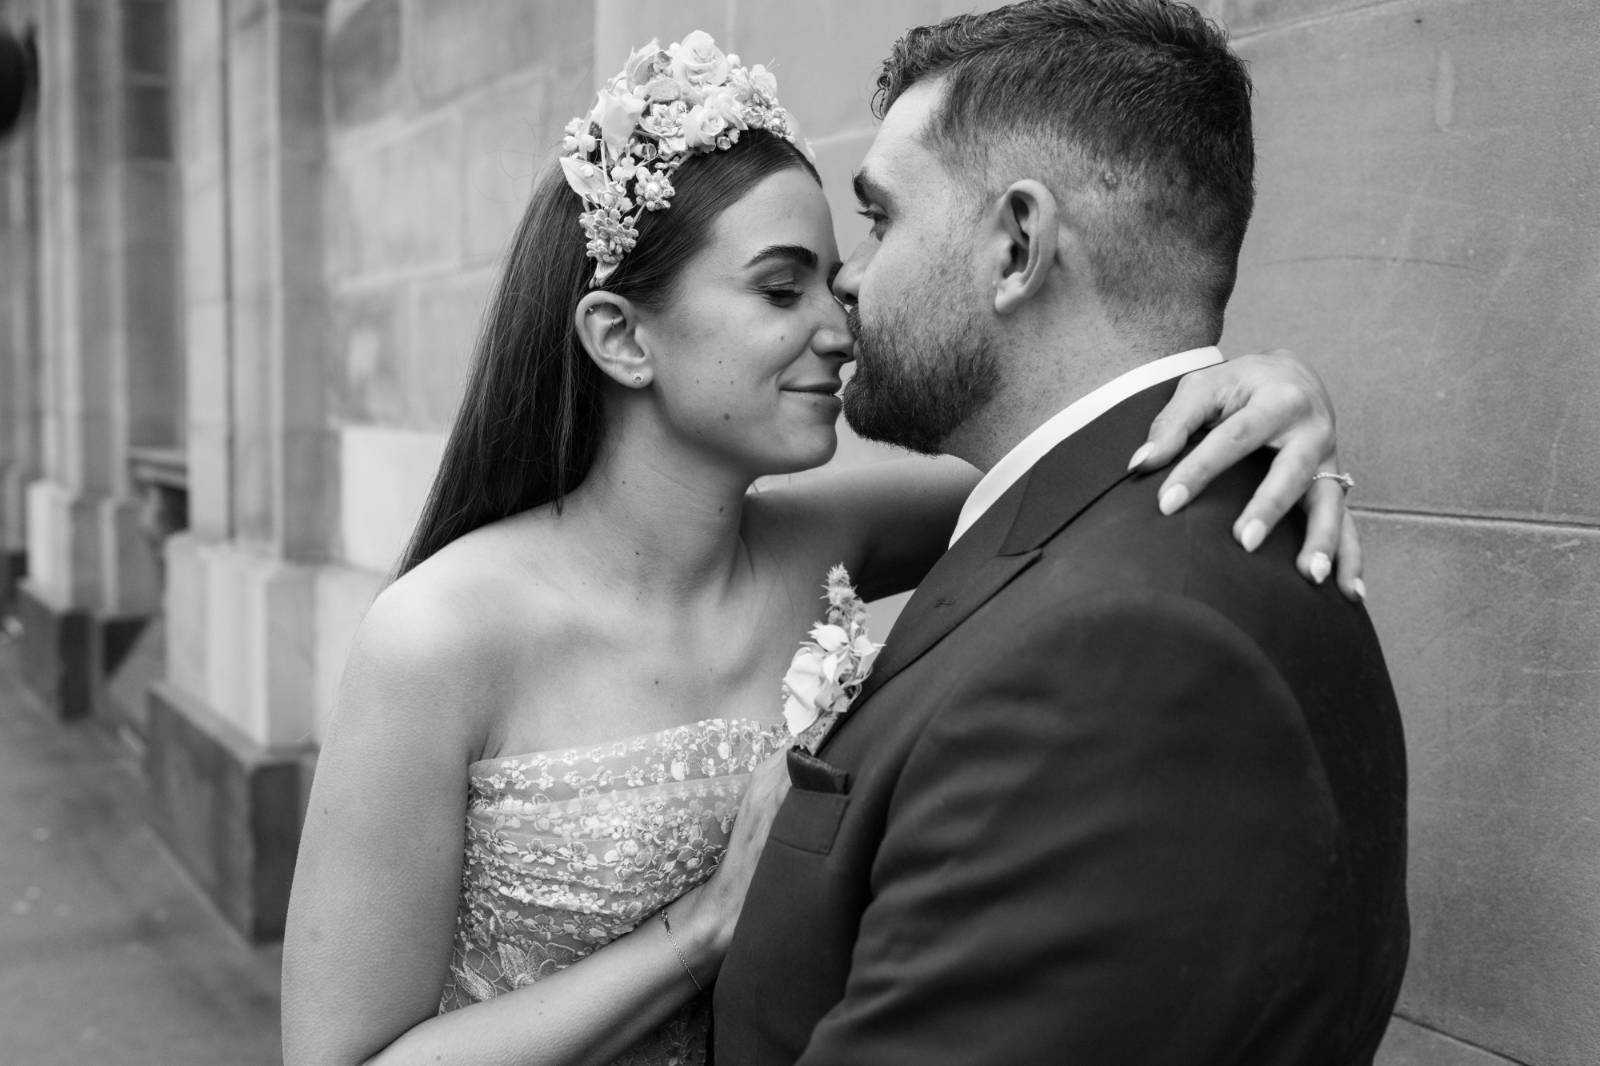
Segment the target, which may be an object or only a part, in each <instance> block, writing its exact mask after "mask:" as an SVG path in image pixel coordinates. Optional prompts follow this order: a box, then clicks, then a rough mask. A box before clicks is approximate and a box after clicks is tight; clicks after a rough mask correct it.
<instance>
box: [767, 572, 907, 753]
mask: <svg viewBox="0 0 1600 1066" xmlns="http://www.w3.org/2000/svg"><path fill="white" fill-rule="evenodd" d="M823 588H824V589H825V590H826V592H827V600H828V612H827V616H826V617H825V618H824V620H823V621H821V622H818V623H817V624H816V625H814V626H812V627H811V639H810V640H807V641H804V642H803V643H801V645H800V650H799V651H797V652H795V653H794V659H793V660H792V661H791V662H790V663H789V672H788V673H787V674H785V675H784V676H783V719H784V721H785V722H786V723H788V726H789V732H790V733H792V734H794V736H795V738H796V740H795V742H796V743H797V744H798V745H800V746H801V747H803V748H805V749H806V750H807V751H810V752H813V753H815V751H816V749H817V745H818V744H820V743H821V741H822V738H823V737H824V736H826V735H827V733H828V730H829V728H830V727H831V726H832V724H833V723H834V721H835V720H837V719H838V717H839V716H840V715H842V714H844V713H845V711H847V710H849V709H850V701H851V700H853V699H855V697H856V693H858V692H860V691H861V684H862V682H864V681H866V679H867V675H868V674H870V673H871V672H872V662H873V660H874V659H876V658H877V657H878V652H879V651H880V650H882V648H883V645H882V644H879V643H875V642H874V641H873V640H872V639H871V638H869V637H868V636H867V605H866V604H864V603H862V602H861V597H860V596H858V595H856V590H855V587H854V586H852V585H851V584H850V574H849V573H848V572H847V571H846V570H845V568H844V566H843V564H840V565H837V566H835V567H834V568H833V569H831V570H829V571H828V581H827V584H826V585H824V586H823Z"/></svg>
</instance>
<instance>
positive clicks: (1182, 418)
mask: <svg viewBox="0 0 1600 1066" xmlns="http://www.w3.org/2000/svg"><path fill="white" fill-rule="evenodd" d="M1206 426H1211V427H1213V428H1212V429H1211V431H1210V432H1208V433H1207V434H1206V435H1205V437H1204V438H1202V439H1201V441H1200V443H1199V444H1197V445H1195V448H1194V450H1193V451H1191V452H1190V453H1189V454H1188V455H1186V456H1184V458H1183V460H1182V461H1181V462H1180V463H1178V464H1177V465H1176V466H1174V467H1173V468H1172V471H1171V472H1170V473H1169V474H1168V475H1167V478H1166V480H1165V481H1163V482H1162V484H1161V489H1160V494H1159V496H1158V499H1159V501H1160V507H1161V511H1162V513H1163V514H1172V513H1173V512H1175V511H1177V510H1178V509H1179V508H1181V507H1183V505H1184V504H1186V503H1188V502H1189V501H1190V500H1192V499H1193V498H1194V497H1195V496H1197V495H1199V494H1200V492H1201V491H1203V490H1204V489H1205V487H1206V486H1207V485H1209V484H1210V483H1211V481H1212V479H1214V478H1215V477H1216V476H1217V475H1218V474H1220V473H1221V472H1222V471H1224V470H1226V469H1228V468H1229V467H1230V466H1232V465H1233V464H1235V463H1237V462H1239V461H1240V460H1241V459H1243V458H1244V457H1245V456H1247V455H1250V454H1251V453H1252V452H1255V451H1258V450H1260V449H1261V448H1267V447H1270V448H1275V449H1277V451H1278V456H1277V458H1276V459H1274V460H1273V461H1272V467H1271V469H1270V470H1269V471H1268V473H1267V477H1266V480H1264V481H1262V483H1261V486H1260V487H1259V488H1258V489H1256V492H1255V495H1254V496H1252V497H1251V498H1250V502H1249V503H1247V504H1246V505H1245V509H1244V511H1243V512H1242V513H1241V514H1240V515H1239V518H1238V521H1236V522H1235V523H1234V526H1233V535H1234V537H1235V538H1236V539H1237V540H1238V541H1239V543H1240V544H1242V545H1243V546H1244V548H1245V550H1246V551H1254V550H1255V549H1256V548H1257V547H1258V546H1260V544H1261V542H1262V540H1264V539H1265V538H1266V535H1267V533H1268V532H1269V531H1270V530H1271V529H1272V527H1273V526H1275V525H1277V523H1278V521H1279V520H1280V519H1282V518H1283V516H1284V515H1285V514H1287V513H1288V512H1289V508H1291V507H1293V506H1294V504H1295V502H1296V501H1300V502H1301V503H1303V504H1304V506H1305V509H1306V539H1305V543H1304V544H1303V545H1302V546H1301V549H1300V555H1299V558H1298V560H1297V562H1298V565H1299V568H1300V572H1301V573H1302V574H1304V575H1305V576H1306V577H1307V578H1308V579H1310V580H1311V581H1313V582H1316V583H1317V584H1321V583H1322V582H1323V580H1324V579H1326V578H1327V576H1328V574H1329V573H1330V572H1331V571H1332V570H1333V569H1334V568H1335V566H1336V567H1337V571H1338V577H1337V581H1338V585H1339V588H1340V590H1341V591H1343V592H1344V594H1345V595H1346V596H1348V597H1349V598H1351V599H1353V600H1359V599H1363V598H1365V596H1366V585H1365V584H1364V583H1363V582H1362V580H1361V543H1360V541H1359V540H1358V538H1357V537H1356V529H1355V523H1354V522H1353V521H1352V520H1351V518H1350V513H1349V511H1348V510H1347V509H1346V508H1345V500H1344V494H1345V490H1344V488H1343V487H1341V486H1340V485H1339V484H1338V483H1337V482H1336V481H1333V480H1331V479H1329V478H1321V479H1316V480H1313V478H1314V476H1315V475H1316V474H1318V473H1324V472H1325V473H1338V472H1339V462H1338V447H1337V444H1338V442H1337V441H1336V440H1335V438H1334V416H1333V400H1332V398H1331V397H1330V396H1329V395H1328V390H1327V387H1326V386H1325V385H1323V383H1322V379H1321V378H1320V377H1318V376H1317V373H1316V371H1314V370H1312V369H1311V368H1310V367H1309V366H1307V365H1306V364H1304V363H1302V362H1301V361H1300V360H1298V359H1296V358H1295V356H1294V355H1293V353H1291V352H1289V351H1287V350H1286V349H1282V348H1279V349H1277V350H1275V351H1272V352H1268V353H1267V354H1265V355H1244V356H1240V357H1239V358H1237V359H1229V360H1228V361H1227V362H1225V363H1221V364H1218V365H1217V366H1211V367H1207V368H1205V369H1204V370H1197V371H1195V372H1194V373H1192V374H1189V375H1187V376H1185V377H1184V378H1183V379H1182V380H1181V381H1180V382H1179V383H1178V391H1177V392H1176V393H1175V394H1174V395H1173V397H1172V401H1171V402H1170V403H1168V404H1167V406H1166V407H1165V408H1163V409H1162V411H1161V413H1160V414H1159V415H1157V416H1156V420H1155V422H1153V423H1152V424H1151V426H1150V437H1149V440H1148V442H1147V443H1146V444H1145V445H1144V446H1143V447H1141V448H1140V449H1139V450H1138V451H1137V452H1135V453H1134V455H1133V458H1132V460H1131V461H1130V462H1129V469H1132V470H1141V471H1153V470H1158V469H1160V468H1161V467H1162V466H1164V465H1166V464H1167V463H1170V462H1171V461H1172V460H1173V458H1174V457H1176V456H1177V455H1178V454H1179V453H1180V452H1181V451H1183V449H1184V447H1185V446H1187V444H1188V442H1189V437H1190V436H1191V435H1192V434H1193V433H1194V432H1195V431H1196V430H1198V429H1201V428H1203V427H1206Z"/></svg>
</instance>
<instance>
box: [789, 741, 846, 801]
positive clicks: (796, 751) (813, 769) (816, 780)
mask: <svg viewBox="0 0 1600 1066" xmlns="http://www.w3.org/2000/svg"><path fill="white" fill-rule="evenodd" d="M789 783H790V784H792V785H793V786H794V787H795V788H797V789H800V790H801V791H802V792H827V793H832V794H835V795H848V794H849V792H850V775H849V773H847V772H846V771H844V770H841V769H839V768H838V767H837V766H832V765H829V764H828V763H825V762H823V761H822V760H821V759H819V758H817V757H816V756H815V755H813V754H811V753H810V752H809V751H806V750H805V749H804V748H799V747H795V748H790V749H789Z"/></svg>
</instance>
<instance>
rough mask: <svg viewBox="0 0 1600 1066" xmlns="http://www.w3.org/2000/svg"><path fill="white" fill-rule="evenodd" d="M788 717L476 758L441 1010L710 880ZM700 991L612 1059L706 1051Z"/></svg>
mask: <svg viewBox="0 0 1600 1066" xmlns="http://www.w3.org/2000/svg"><path fill="white" fill-rule="evenodd" d="M790 742H791V741H790V737H789V734H788V732H787V731H786V730H785V729H784V727H783V724H782V723H781V722H780V723H777V724H773V723H770V722H758V721H754V720H750V719H724V718H711V719H707V720H704V721H700V722H694V723H692V724H689V725H684V726H676V727H674V728H671V729H664V730H661V731H659V732H655V733H645V734H641V735H639V736H633V737H625V738H622V739H620V740H613V741H606V742H604V743H601V744H591V745H587V746H584V747H578V748H567V749H564V750H560V751H542V752H534V753H532V754H528V755H511V756H503V757H500V758H494V759H484V760H481V761H479V762H475V763H473V764H472V765H471V766H470V767H468V803H467V827H466V828H467V834H466V846H465V852H464V861H463V863H462V870H461V902H460V906H459V908H458V909H457V913H456V931H455V942H454V947H453V950H452V952H451V957H450V973H449V976H448V978H447V980H446V983H445V987H444V993H443V995H442V996H441V997H440V1002H439V1011H440V1013H443V1012H445V1011H449V1010H454V1009H456V1008H459V1007H464V1006H466V1005H468V1004H470V1003H475V1002H478V1001H481V1000H485V999H490V998H492V997H494V996H496V995H499V994H500V993H501V992H507V991H510V990H512V989H515V988H521V987H522V986H523V985H526V984H529V983H530V982H533V981H538V980H540V979H542V978H545V977H548V976H549V975H551V974H553V973H557V972H559V971H561V970H563V969H565V968H566V967H568V966H571V965H572V964H573V963H575V962H577V961H578V960H579V959H581V958H583V957H584V956H585V955H588V954H589V953H590V952H593V951H595V950H596V949H598V948H600V947H603V946H604V945H606V944H609V943H610V942H611V941H613V940H615V939H616V938H617V937H619V936H621V935H623V934H624V933H626V932H628V931H629V930H631V929H633V928H634V927H635V926H636V925H638V924H639V923H640V922H641V921H642V920H644V919H645V918H647V917H649V916H650V915H652V914H654V913H655V912H656V911H658V910H660V909H661V908H662V907H664V906H666V905H667V904H668V903H671V902H672V901H673V900H675V899H677V898H678V897H679V896H681V895H683V894H684V893H685V892H687V891H689V890H690V889H692V888H694V887H695V886H696V885H698V884H700V883H701V882H703V881H704V880H705V879H706V878H707V877H709V876H711V873H712V871H713V870H715V869H716V867H717V863H718V862H720V861H721V859H722V854H723V852H724V850H725V849H726V848H727V844H728V836H729V833H730V832H731V830H732V829H733V822H734V817H735V816H736V815H737V813H738V810H739V800H740V798H741V797H742V796H743V795H744V790H745V785H746V784H747V783H748V781H749V779H750V774H751V772H752V771H753V770H754V769H755V768H756V767H757V766H758V765H759V764H760V763H761V762H762V760H764V759H766V758H768V757H770V756H771V755H773V754H774V753H776V752H779V751H782V750H784V749H785V748H786V747H788V746H789V744H790ZM709 1006H710V1004H709V1002H708V1001H707V999H706V997H701V998H700V999H697V1000H695V1001H694V1002H692V1003H690V1004H689V1005H688V1006H686V1007H685V1008H684V1009H683V1010H682V1011H680V1012H679V1013H678V1014H677V1015H675V1016H674V1017H673V1018H672V1019H671V1020H669V1021H668V1022H667V1023H666V1024H665V1025H663V1026H662V1027H661V1028H660V1029H658V1030H656V1031H655V1032H654V1033H652V1034H651V1035H650V1036H649V1037H648V1038H646V1039H645V1040H643V1041H641V1042H640V1043H639V1044H637V1045H635V1046H634V1047H633V1048H632V1049H631V1050H630V1051H629V1052H628V1053H627V1054H626V1055H624V1056H623V1057H622V1058H620V1059H618V1060H616V1061H617V1063H618V1064H619V1066H621V1064H626V1066H668V1064H671V1066H677V1064H680V1063H681V1064H696V1063H703V1062H705V1060H706V1039H707V1033H708V1026H709V1020H710V1014H709Z"/></svg>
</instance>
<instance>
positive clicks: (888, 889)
mask: <svg viewBox="0 0 1600 1066" xmlns="http://www.w3.org/2000/svg"><path fill="white" fill-rule="evenodd" d="M1172 388H1173V385H1171V384H1168V385H1165V386H1161V387H1158V388H1155V389H1152V390H1149V391H1148V392H1145V393H1141V394H1140V395H1138V396H1135V397H1134V398H1132V399H1130V400H1129V401H1127V402H1126V403H1123V404H1121V405H1120V406H1118V407H1117V408H1116V409H1114V410H1113V411H1111V412H1109V413H1108V414H1106V415H1105V416H1103V417H1101V418H1100V419H1098V420H1097V421H1095V422H1094V423H1093V424H1091V425H1090V426H1088V427H1087V428H1085V429H1084V430H1082V431H1081V432H1079V433H1078V434H1076V435H1074V436H1073V437H1071V438H1069V439H1068V440H1067V441H1066V442H1064V443H1063V444H1062V445H1060V446H1059V447H1057V448H1056V449H1055V450H1054V451H1053V452H1051V453H1050V454H1049V455H1048V456H1046V457H1045V458H1044V459H1043V460H1042V461H1041V462H1040V463H1039V464H1038V465H1037V466H1036V467H1035V468H1034V469H1033V470H1032V471H1031V472H1030V473H1029V474H1028V475H1027V476H1026V477H1025V478H1024V479H1023V480H1022V481H1021V482H1019V483H1018V484H1017V485H1015V486H1013V487H1012V489H1011V490H1010V491H1009V492H1008V493H1007V494H1006V495H1005V496H1003V497H1002V498H1001V500H1000V501H999V502H998V503H997V504H996V505H995V507H994V508H993V509H992V510H991V511H990V512H989V513H988V514H987V515H985V516H984V517H983V518H982V519H981V520H980V521H979V522H978V523H977V525H975V526H974V527H973V528H972V529H971V530H970V531H968V533H967V534H966V535H965V536H964V537H963V538H962V539H961V540H960V541H958V542H957V543H956V545H955V546H954V547H953V548H952V549H951V551H950V552H949V554H947V555H946V556H945V558H944V559H943V560H941V561H940V563H939V565H938V566H937V567H935V568H934V570H933V572H932V573H930V574H929V576H928V578H927V580H926V581H924V583H923V584H922V586H921V588H919V589H918V591H917V593H916V595H915V596H914V597H913V599H912V600H911V602H910V603H909V604H908V605H907V607H906V610H905V612H904V613H903V614H902V616H901V618H900V620H899V622H898V623H897V624H896V626H895V627H894V630H893V631H892V632H891V633H890V634H889V637H888V646H887V648H886V649H885V651H884V652H883V653H882V655H881V657H880V659H879V662H878V665H877V667H876V670H875V673H874V675H873V676H872V678H871V679H869V681H868V682H867V686H866V688H865V689H864V690H863V693H862V695H861V697H860V698H859V699H858V701H857V703H856V705H855V707H854V709H853V710H851V711H850V712H849V713H848V714H847V715H846V716H845V717H844V718H843V719H842V720H841V723H840V725H839V727H838V728H837V729H836V730H835V732H834V733H833V734H832V736H830V737H829V738H828V740H827V741H826V742H825V743H824V744H823V746H822V748H821V750H820V751H819V753H818V757H810V756H806V755H804V753H791V754H790V771H791V777H792V779H793V784H794V787H793V790H792V792H791V793H790V795H789V798H788V799H787V801H786V802H785V803H784V805H783V807H782V808H781V809H780V810H779V812H778V815H777V819H776V821H775V823H774V825H773V827H772V835H771V838H770V839H769V841H768V843H767V847H766V851H765V853H764V854H763V856H762V859H761V862H760V865H759V867H758V869H757V870H756V874H755V878H754V882H753V884H752V885H751V888H750V894H749V897H748V899H747V901H746V903H745V909H744V913H743V915H742V917H741V919H740V922H739V927H738V930H737V933H736V935H735V937H734V942H733V947H732V950H731V952H730V953H729V955H728V958H727V960H726V962H725V963H724V965H723V968H722V972H721V976H720V978H719V980H718V982H717V989H716V1001H715V1033H716V1036H715V1055H716V1062H717V1064H718V1066H746V1064H759V1066H768V1064H778V1063H784V1064H787V1063H792V1062H795V1061H799V1062H803V1063H807V1064H820V1063H828V1064H835V1063H860V1064H863V1066H867V1064H870V1066H897V1064H905V1066H928V1064H930V1063H932V1064H937V1063H951V1064H957V1063H959V1064H963V1066H977V1064H994V1066H1002V1064H1003V1066H1018V1064H1030V1063H1071V1064H1077V1063H1082V1064H1088V1066H1113V1064H1122V1063H1127V1064H1138V1066H1156V1064H1164V1063H1173V1064H1177V1063H1182V1064H1195V1066H1199V1064H1205V1066H1212V1064H1226V1063H1251V1064H1255V1063H1273V1064H1280V1063H1281V1064H1285V1066H1290V1064H1292V1066H1312V1064H1318V1063H1328V1064H1340V1066H1344V1064H1349V1063H1367V1062H1369V1061H1370V1060H1371V1057H1372V1054H1373V1051H1374V1049H1375V1048H1376V1047H1377V1045H1378V1042H1379V1040H1380V1039H1381V1037H1382V1035H1383V1031H1384V1028H1385V1026H1386V1024H1387V1022H1388V1017H1389V1012H1390V1009H1391V1007H1392V1006H1393V1004H1394V1001H1395V997H1396V995H1397V993H1398V990H1399V984H1400V977H1401V973H1402V971H1403V970H1404V966H1405V955H1406V941H1407V917H1406V902H1405V891H1404V888H1405V885H1404V878H1405V755H1404V748H1403V745H1402V738H1401V732H1400V719H1399V714H1398V711H1397V709H1396V706H1395V700H1394V693H1393V690H1392V689H1391V687H1390V683H1389V677H1388V672H1387V670H1386V668H1385V666H1384V661H1383V655H1382V653H1381V651H1380V650H1379V647H1378V642H1377V639H1376V637H1375V635H1374V633H1373V630H1372V626H1371V624H1370V623H1369V621H1368V619H1367V615H1366V612H1365V611H1364V610H1363V609H1362V608H1361V607H1359V606H1356V605H1352V604H1350V603H1348V602H1346V601H1345V600H1344V599H1343V597H1342V596H1341V595H1340V594H1339V593H1338V592H1337V591H1336V590H1335V589H1334V588H1332V587H1331V584H1330V585H1328V586H1326V587H1322V588H1318V587H1315V586H1312V585H1311V584H1309V583H1308V582H1306V581H1305V580H1304V579H1303V578H1302V577H1301V576H1300V574H1299V573H1298V572H1297V571H1296V570H1295V567H1294V562H1293V560H1294V555H1295V552H1296V550H1297V547H1298V544H1299V538H1300V536H1301V533H1302V530H1300V529H1297V528H1293V525H1292V524H1291V525H1290V526H1288V527H1286V528H1282V529H1280V530H1278V531H1275V532H1274V534H1273V535H1272V536H1271V537H1269V538H1268V540H1267V542H1266V544H1264V545H1263V546H1262V547H1261V548H1260V549H1259V550H1258V551H1257V552H1256V553H1255V554H1248V553H1246V552H1245V551H1243V550H1242V549H1241V548H1240V547H1239V546H1238V545H1237V543H1235V542H1234V541H1233V539H1232V537H1231V536H1230V532H1229V530H1230V527H1231V525H1232V522H1233V520H1234V519H1235V517H1236V516H1237V515H1238V513H1239V511H1240V509H1241V508H1242V507H1243V505H1244V501H1245V500H1246V499H1247V498H1248V496H1249V494H1250V493H1251V492H1252V491H1253V490H1254V487H1255V486H1256V484H1257V483H1258V482H1259V480H1260V478H1261V476H1262V475H1263V473H1264V470H1265V463H1266V459H1265V458H1262V457H1258V460H1257V461H1252V462H1249V463H1246V464H1244V465H1242V466H1241V467H1239V468H1238V469H1236V470H1235V471H1232V472H1230V473H1229V474H1227V475H1225V476H1223V477H1222V478H1221V479H1220V480H1219V481H1218V482H1217V483H1216V484H1214V485H1213V486H1212V487H1211V488H1209V489H1208V490H1207V491H1206V492H1205V493H1203V494H1202V495H1201V496H1200V497H1199V499H1197V500H1196V501H1195V502H1194V503H1192V504H1190V505H1189V507H1188V508H1187V509H1186V510H1185V511H1184V512H1182V513H1181V514H1180V515H1178V516H1173V517H1170V518H1168V517H1162V516H1161V515H1159V514H1158V512H1157V510H1156V506H1155V495H1156V494H1155V485H1154V484H1153V483H1152V482H1151V481H1150V480H1149V479H1147V478H1132V477H1129V476H1127V475H1126V474H1125V473H1124V466H1125V464H1126V461H1127V457H1128V456H1129V455H1130V454H1131V453H1132V452H1133V450H1134V448H1135V447H1137V446H1138V444H1139V443H1140V442H1141V441H1143V439H1144V436H1145V433H1146V429H1147V427H1148V426H1149V424H1150V421H1151V419H1152V418H1153V416H1154V415H1155V413H1156V411H1157V410H1158V409H1159V408H1160V406H1161V404H1163V403H1164V402H1165V401H1166V399H1167V398H1168V397H1169V396H1170V395H1171V392H1172Z"/></svg>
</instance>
